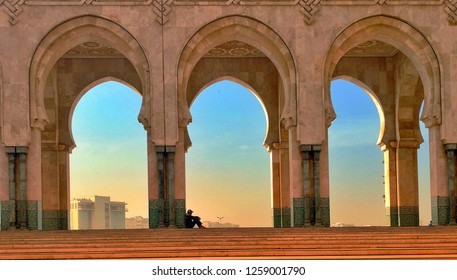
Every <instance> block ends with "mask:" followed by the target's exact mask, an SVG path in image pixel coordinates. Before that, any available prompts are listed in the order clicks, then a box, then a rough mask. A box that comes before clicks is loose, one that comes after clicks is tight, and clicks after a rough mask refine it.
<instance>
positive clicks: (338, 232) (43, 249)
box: [0, 227, 457, 259]
mask: <svg viewBox="0 0 457 280" xmlns="http://www.w3.org/2000/svg"><path fill="white" fill-rule="evenodd" d="M169 258H178V259H457V227H417V228H388V227H361V228H323V227H310V228H288V229H285V228H282V229H278V228H230V229H229V228H225V229H223V228H221V229H154V230H147V229H141V230H140V229H139V230H90V231H0V259H169Z"/></svg>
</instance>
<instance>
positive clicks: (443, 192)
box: [428, 125, 457, 225]
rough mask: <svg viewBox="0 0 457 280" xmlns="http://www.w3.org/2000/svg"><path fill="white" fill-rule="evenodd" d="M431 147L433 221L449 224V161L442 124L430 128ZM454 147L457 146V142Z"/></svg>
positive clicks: (434, 222) (438, 223) (436, 223)
mask: <svg viewBox="0 0 457 280" xmlns="http://www.w3.org/2000/svg"><path fill="white" fill-rule="evenodd" d="M428 132H429V134H428V135H429V148H430V195H431V197H432V201H431V202H432V203H431V204H432V222H433V224H434V225H447V224H448V222H449V198H448V174H449V170H448V161H447V155H446V151H445V146H443V142H442V141H441V126H439V125H432V126H430V127H429V128H428ZM453 145H455V146H454V147H456V146H457V144H453Z"/></svg>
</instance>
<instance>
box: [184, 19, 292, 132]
mask: <svg viewBox="0 0 457 280" xmlns="http://www.w3.org/2000/svg"><path fill="white" fill-rule="evenodd" d="M228 38H230V40H237V41H241V42H243V43H246V44H249V45H251V46H253V47H255V48H257V49H258V50H260V51H261V52H263V53H264V54H265V55H266V56H267V57H268V58H269V59H270V60H271V62H272V63H273V64H274V65H275V67H276V68H277V71H278V72H279V76H280V78H281V80H282V84H283V87H284V96H285V97H284V98H285V102H284V108H283V109H282V113H281V120H282V121H283V122H287V123H288V124H296V121H297V116H296V105H297V104H296V103H297V98H296V67H295V62H294V59H293V57H292V54H291V51H290V50H289V48H288V46H287V45H286V43H285V42H284V40H283V39H282V38H281V37H280V36H279V35H278V33H277V32H275V31H274V30H273V29H271V28H270V27H269V26H267V25H265V24H263V23H261V22H259V21H257V20H255V19H252V18H249V17H245V16H227V17H224V18H220V19H217V20H215V21H213V22H210V23H208V24H207V25H205V26H204V27H202V28H201V29H200V30H199V31H197V32H196V33H195V34H194V35H193V36H192V37H191V38H190V39H189V41H188V42H187V44H186V45H185V47H184V49H183V51H182V52H181V56H180V58H179V66H178V73H177V75H178V102H179V122H180V125H181V126H185V125H187V124H188V123H189V122H190V121H191V116H190V112H189V106H188V104H187V101H186V94H187V85H188V82H189V77H190V74H191V73H192V70H193V68H194V67H195V65H196V64H197V62H198V61H199V60H200V59H201V58H202V57H203V56H204V55H205V54H206V53H207V52H208V51H209V50H210V49H211V48H213V47H216V46H218V45H220V44H222V43H225V42H227V40H228Z"/></svg>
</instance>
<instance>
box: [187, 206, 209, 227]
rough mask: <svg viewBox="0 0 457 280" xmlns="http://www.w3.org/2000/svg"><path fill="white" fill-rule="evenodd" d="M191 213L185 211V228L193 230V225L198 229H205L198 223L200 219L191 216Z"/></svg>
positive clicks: (190, 211)
mask: <svg viewBox="0 0 457 280" xmlns="http://www.w3.org/2000/svg"><path fill="white" fill-rule="evenodd" d="M193 212H194V211H192V210H191V209H189V210H187V213H186V228H193V227H194V226H195V225H197V226H198V227H199V228H205V227H204V226H203V225H202V222H201V221H200V217H198V216H192V213H193Z"/></svg>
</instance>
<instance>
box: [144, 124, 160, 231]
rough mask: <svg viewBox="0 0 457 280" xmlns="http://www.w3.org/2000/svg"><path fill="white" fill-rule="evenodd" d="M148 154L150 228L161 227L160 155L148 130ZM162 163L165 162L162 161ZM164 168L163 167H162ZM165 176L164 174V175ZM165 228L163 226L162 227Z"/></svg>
mask: <svg viewBox="0 0 457 280" xmlns="http://www.w3.org/2000/svg"><path fill="white" fill-rule="evenodd" d="M147 152H148V198H149V209H148V210H149V228H158V227H159V226H160V221H163V218H161V215H162V213H161V211H160V209H162V204H163V200H160V199H159V174H158V170H159V159H158V156H159V154H158V153H157V152H156V148H155V145H154V143H153V142H151V133H150V129H147ZM161 162H163V160H162V159H161ZM160 166H163V165H160ZM162 175H163V174H162ZM162 226H163V225H162Z"/></svg>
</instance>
